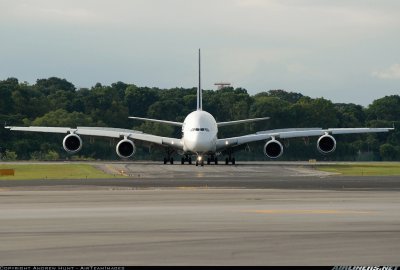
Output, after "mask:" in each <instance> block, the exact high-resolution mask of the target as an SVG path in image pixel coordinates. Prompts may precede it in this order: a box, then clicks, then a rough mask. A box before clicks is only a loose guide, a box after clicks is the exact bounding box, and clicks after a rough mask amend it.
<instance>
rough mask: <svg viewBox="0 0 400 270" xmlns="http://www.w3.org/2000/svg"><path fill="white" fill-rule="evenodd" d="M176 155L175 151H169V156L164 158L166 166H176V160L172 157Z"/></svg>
mask: <svg viewBox="0 0 400 270" xmlns="http://www.w3.org/2000/svg"><path fill="white" fill-rule="evenodd" d="M173 154H174V151H173V150H170V149H169V150H167V155H166V157H164V164H167V163H168V162H169V163H170V164H171V165H172V164H174V158H173V157H172V155H173Z"/></svg>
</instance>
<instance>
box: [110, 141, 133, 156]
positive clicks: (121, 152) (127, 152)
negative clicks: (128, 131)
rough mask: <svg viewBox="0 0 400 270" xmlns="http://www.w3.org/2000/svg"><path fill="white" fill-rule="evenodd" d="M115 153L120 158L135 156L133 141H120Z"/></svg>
mask: <svg viewBox="0 0 400 270" xmlns="http://www.w3.org/2000/svg"><path fill="white" fill-rule="evenodd" d="M115 151H116V152H117V155H118V156H119V157H120V158H130V157H131V156H133V155H134V154H135V152H136V147H135V144H134V143H133V142H132V141H131V140H128V139H123V140H121V141H119V143H118V144H117V147H116V148H115Z"/></svg>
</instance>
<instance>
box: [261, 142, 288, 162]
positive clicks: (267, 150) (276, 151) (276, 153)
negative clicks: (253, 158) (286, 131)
mask: <svg viewBox="0 0 400 270" xmlns="http://www.w3.org/2000/svg"><path fill="white" fill-rule="evenodd" d="M264 154H265V155H266V156H267V157H269V158H278V157H280V156H281V155H282V154H283V146H282V144H281V143H280V142H279V141H277V140H275V139H272V140H270V141H268V142H267V143H266V144H265V146H264Z"/></svg>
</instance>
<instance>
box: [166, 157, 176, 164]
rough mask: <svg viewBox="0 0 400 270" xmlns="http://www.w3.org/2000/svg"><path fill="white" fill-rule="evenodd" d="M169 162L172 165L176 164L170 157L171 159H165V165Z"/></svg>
mask: <svg viewBox="0 0 400 270" xmlns="http://www.w3.org/2000/svg"><path fill="white" fill-rule="evenodd" d="M168 162H169V163H170V164H174V158H173V157H170V158H167V157H165V158H164V164H167V163H168Z"/></svg>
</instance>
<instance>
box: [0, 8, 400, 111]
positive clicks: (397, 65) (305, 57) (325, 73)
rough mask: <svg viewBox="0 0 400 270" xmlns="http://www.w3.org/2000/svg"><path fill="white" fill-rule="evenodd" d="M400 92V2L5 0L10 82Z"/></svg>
mask: <svg viewBox="0 0 400 270" xmlns="http://www.w3.org/2000/svg"><path fill="white" fill-rule="evenodd" d="M198 48H201V54H202V85H203V88H204V89H216V86H214V83H215V82H221V81H223V82H230V83H232V85H233V86H234V87H242V88H245V89H247V91H248V92H249V93H250V94H252V95H253V94H256V93H258V92H262V91H268V90H270V89H284V90H286V91H292V92H299V93H302V94H303V95H307V96H311V97H313V98H316V97H324V98H326V99H330V100H332V101H333V102H345V103H355V104H361V105H363V106H367V105H368V104H370V103H372V101H373V100H375V99H378V98H381V97H384V96H386V95H393V94H397V95H399V94H400V1H398V0H381V1H378V0H362V1H361V0H360V1H356V0H337V1H332V0H198V1H194V0H113V1H111V0H0V80H4V79H6V78H8V77H16V78H18V79H19V80H20V81H21V82H23V81H26V82H28V83H30V84H33V83H35V82H36V80H37V79H41V78H48V77H52V76H55V77H60V78H65V79H67V80H68V81H70V82H72V83H73V84H74V85H75V86H76V87H78V88H79V87H91V86H93V85H95V84H96V83H97V82H100V83H102V84H103V85H110V84H111V83H114V82H117V81H122V82H125V83H133V84H136V85H138V86H148V87H159V88H172V87H185V88H190V87H195V86H196V85H197V77H198V74H197V72H198V71H197V65H198V64H197V57H198V56H197V50H198Z"/></svg>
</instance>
